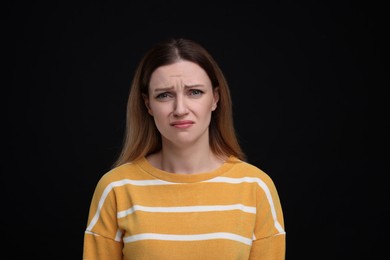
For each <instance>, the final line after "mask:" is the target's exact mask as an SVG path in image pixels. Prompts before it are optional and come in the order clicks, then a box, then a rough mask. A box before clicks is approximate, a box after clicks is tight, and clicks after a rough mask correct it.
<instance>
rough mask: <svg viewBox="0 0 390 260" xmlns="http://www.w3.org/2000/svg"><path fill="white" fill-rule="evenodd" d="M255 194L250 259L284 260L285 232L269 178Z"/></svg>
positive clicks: (279, 206) (279, 204)
mask: <svg viewBox="0 0 390 260" xmlns="http://www.w3.org/2000/svg"><path fill="white" fill-rule="evenodd" d="M262 180H263V181H261V182H259V183H258V184H259V189H258V192H257V201H258V203H257V214H256V225H255V230H254V234H253V236H254V238H253V242H252V248H251V253H250V259H257V260H259V259H267V260H284V259H285V253H286V232H285V230H284V219H283V212H282V207H281V203H280V200H279V195H278V192H277V190H276V187H275V185H274V183H273V181H272V180H271V179H270V178H269V176H268V175H267V176H265V177H264V178H262Z"/></svg>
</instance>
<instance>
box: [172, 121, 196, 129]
mask: <svg viewBox="0 0 390 260" xmlns="http://www.w3.org/2000/svg"><path fill="white" fill-rule="evenodd" d="M193 124H194V122H193V121H190V120H182V121H175V122H173V123H171V126H173V127H176V128H181V129H183V128H188V127H190V126H192V125H193Z"/></svg>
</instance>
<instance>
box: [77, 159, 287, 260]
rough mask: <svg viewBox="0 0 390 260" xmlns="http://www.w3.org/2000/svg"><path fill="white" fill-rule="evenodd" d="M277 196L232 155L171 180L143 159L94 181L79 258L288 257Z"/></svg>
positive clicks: (268, 180) (259, 173) (268, 183)
mask: <svg viewBox="0 0 390 260" xmlns="http://www.w3.org/2000/svg"><path fill="white" fill-rule="evenodd" d="M285 249H286V244H285V231H284V221H283V213H282V208H281V204H280V200H279V196H278V193H277V190H276V188H275V185H274V183H273V181H272V180H271V178H270V177H269V176H268V175H267V174H266V173H264V172H263V171H262V170H260V169H259V168H257V167H255V166H254V165H251V164H249V163H246V162H243V161H240V160H238V159H237V158H235V157H230V158H229V160H227V161H226V162H225V163H224V164H223V165H222V166H221V167H219V168H218V169H216V170H215V171H212V172H207V173H199V174H173V173H168V172H165V171H162V170H160V169H157V168H155V167H153V166H152V165H151V164H150V163H149V162H148V161H147V160H146V159H145V158H141V159H139V160H137V161H134V162H133V163H127V164H124V165H121V166H119V167H117V168H114V169H112V170H111V171H109V172H107V173H106V174H104V175H103V176H102V178H101V179H100V180H99V182H98V184H97V186H96V189H95V192H94V195H93V198H92V201H91V206H90V212H89V217H88V223H87V228H86V231H85V234H84V248H83V259H94V260H96V259H110V260H116V259H137V260H138V259H153V260H156V259H157V260H160V259H161V260H164V259H169V260H172V259H185V260H190V259H202V260H207V259H223V260H229V259H267V260H271V259H278V260H279V259H285Z"/></svg>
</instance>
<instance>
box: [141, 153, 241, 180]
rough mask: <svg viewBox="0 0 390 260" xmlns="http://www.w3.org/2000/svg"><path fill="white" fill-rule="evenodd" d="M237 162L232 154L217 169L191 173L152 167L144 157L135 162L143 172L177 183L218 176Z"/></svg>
mask: <svg viewBox="0 0 390 260" xmlns="http://www.w3.org/2000/svg"><path fill="white" fill-rule="evenodd" d="M237 162H238V159H237V158H236V157H234V156H230V157H229V158H228V159H227V160H226V161H225V162H224V163H223V164H222V165H221V166H219V167H218V168H217V169H215V170H213V171H210V172H203V173H193V174H184V173H171V172H167V171H164V170H161V169H158V168H156V167H154V166H153V165H152V164H150V162H149V161H148V160H147V159H146V157H141V158H139V159H138V160H137V161H136V162H135V163H136V164H137V165H138V166H139V167H140V168H141V169H142V170H144V171H145V172H147V173H149V174H150V175H152V176H154V177H155V178H157V179H160V180H164V181H168V182H179V183H194V182H201V181H206V180H210V179H212V178H215V177H218V176H220V175H222V174H224V173H225V172H227V171H229V170H230V169H231V168H232V167H233V166H234V164H235V163H237Z"/></svg>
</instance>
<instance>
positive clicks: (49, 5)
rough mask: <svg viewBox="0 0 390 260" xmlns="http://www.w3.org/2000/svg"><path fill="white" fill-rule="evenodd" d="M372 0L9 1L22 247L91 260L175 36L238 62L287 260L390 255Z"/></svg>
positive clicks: (382, 91) (10, 245) (245, 130)
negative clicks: (101, 202)
mask: <svg viewBox="0 0 390 260" xmlns="http://www.w3.org/2000/svg"><path fill="white" fill-rule="evenodd" d="M368 3H369V1H368V2H364V3H363V2H362V3H360V2H357V1H346V0H342V1H335V2H331V1H305V2H303V1H299V2H297V1H273V2H271V1H269V2H266V3H263V2H256V1H252V2H243V1H241V2H235V1H233V2H231V3H229V2H221V3H217V2H215V3H214V2H212V1H206V2H198V1H194V2H191V1H189V2H185V1H156V2H148V1H131V2H129V3H127V4H123V3H122V4H117V3H116V2H115V3H114V2H110V4H107V3H106V4H103V3H99V2H94V1H85V2H82V1H79V2H73V3H72V2H69V1H64V2H56V1H51V2H49V1H48V2H39V1H35V2H34V1H25V2H23V1H18V2H16V1H15V2H9V3H7V4H6V5H7V6H6V15H5V18H6V19H5V21H4V23H3V30H2V42H3V43H6V47H3V54H4V57H6V58H7V59H4V60H3V61H5V65H6V68H5V69H3V72H5V78H4V80H3V86H2V100H3V102H2V104H3V105H5V108H4V109H2V111H3V112H5V116H3V120H2V121H3V124H2V129H3V135H2V137H3V140H4V141H3V149H2V150H3V155H2V165H1V167H2V177H3V181H2V186H3V188H2V191H3V192H4V194H3V205H2V206H3V207H2V219H3V225H2V226H3V227H4V229H3V230H6V231H7V232H6V233H5V234H3V239H5V240H6V244H5V245H6V247H5V249H6V251H8V250H9V252H10V254H11V256H10V258H11V259H23V258H27V257H28V258H33V257H37V258H38V259H81V256H82V243H83V232H84V229H85V227H86V221H87V214H88V210H89V203H90V200H91V197H92V193H93V191H94V187H95V185H96V183H97V181H98V179H99V178H100V177H101V175H102V174H104V173H105V172H106V171H108V170H109V168H110V167H111V164H112V163H113V161H114V160H115V158H116V156H117V155H118V152H119V149H120V146H121V143H122V137H123V130H124V124H125V121H124V120H125V109H126V101H127V96H128V91H129V86H130V82H131V79H132V76H133V72H134V70H135V67H136V65H137V63H138V61H139V59H140V58H141V56H142V55H143V54H144V52H145V51H146V50H147V49H148V48H149V47H151V46H152V45H153V44H154V43H155V42H157V41H159V40H161V39H164V38H167V37H170V36H180V37H188V38H192V39H194V40H196V41H198V42H200V43H201V44H203V45H204V46H205V47H206V48H207V49H208V50H209V51H210V52H211V53H212V55H213V56H214V57H215V59H216V60H217V62H218V63H219V64H220V66H221V68H222V70H223V71H224V73H225V75H226V77H227V79H228V82H229V83H230V87H231V93H232V98H233V106H234V117H235V119H234V120H235V125H236V127H237V133H238V136H239V139H240V141H241V143H242V146H243V149H244V150H245V151H246V153H247V155H248V158H249V161H250V162H251V163H253V164H255V165H257V166H258V167H259V168H261V169H263V170H264V171H265V172H267V173H268V174H269V175H270V176H271V177H272V179H273V180H274V182H275V184H276V186H277V188H278V191H279V195H280V199H281V202H282V206H283V210H284V216H285V225H286V231H287V259H288V260H291V259H292V260H295V259H378V258H376V257H377V256H379V255H381V254H384V255H386V254H387V251H388V250H387V248H386V247H387V245H388V242H389V239H388V218H389V214H388V208H389V206H388V205H389V201H388V198H389V192H388V188H387V187H388V184H387V180H388V177H387V175H388V174H389V166H388V162H389V153H388V149H389V143H388V136H389V127H388V124H389V115H388V113H387V110H386V108H388V107H389V101H388V96H387V90H388V88H389V76H388V74H389V73H388V68H387V67H385V66H387V64H388V62H389V60H388V59H389V55H388V53H389V52H388V45H387V44H388V42H386V36H387V35H388V33H389V30H388V27H387V25H385V21H386V20H387V17H386V16H387V14H385V9H384V7H383V6H380V5H377V4H375V2H370V3H369V4H368ZM8 79H9V80H8ZM9 82H10V83H9ZM4 253H5V252H4ZM14 256H15V257H14ZM183 259H185V257H184V258H183Z"/></svg>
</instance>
